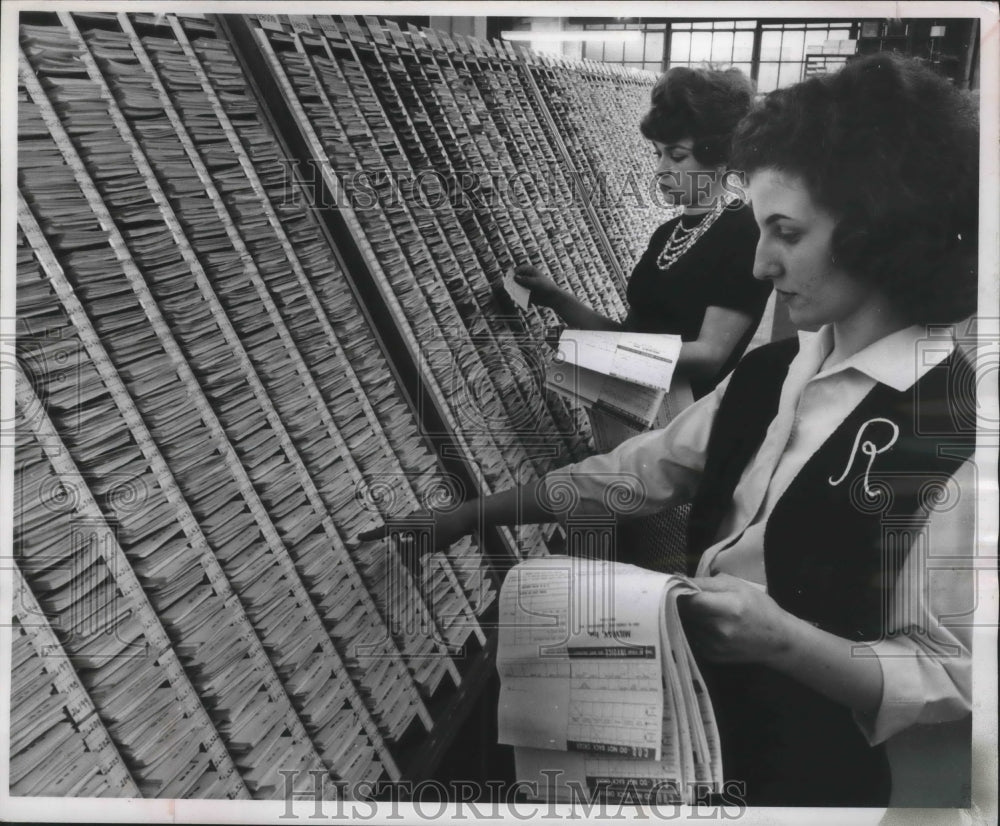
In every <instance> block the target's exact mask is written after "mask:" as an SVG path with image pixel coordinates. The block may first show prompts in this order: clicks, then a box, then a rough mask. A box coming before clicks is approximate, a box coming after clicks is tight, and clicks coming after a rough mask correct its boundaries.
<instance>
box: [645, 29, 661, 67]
mask: <svg viewBox="0 0 1000 826" xmlns="http://www.w3.org/2000/svg"><path fill="white" fill-rule="evenodd" d="M645 57H646V60H655V61H656V62H657V65H659V62H660V61H661V60H663V32H650V33H649V34H647V35H646V55H645Z"/></svg>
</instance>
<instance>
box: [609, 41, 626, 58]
mask: <svg viewBox="0 0 1000 826" xmlns="http://www.w3.org/2000/svg"><path fill="white" fill-rule="evenodd" d="M624 55H625V44H624V43H607V42H605V44H604V62H605V63H621V62H622V58H623V57H624Z"/></svg>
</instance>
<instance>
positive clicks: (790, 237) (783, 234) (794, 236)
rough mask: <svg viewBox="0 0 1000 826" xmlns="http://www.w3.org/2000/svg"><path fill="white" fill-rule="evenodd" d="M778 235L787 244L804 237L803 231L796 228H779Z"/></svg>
mask: <svg viewBox="0 0 1000 826" xmlns="http://www.w3.org/2000/svg"><path fill="white" fill-rule="evenodd" d="M776 235H777V237H778V240H779V241H784V242H785V243H786V244H794V243H795V242H796V241H798V240H799V238H801V237H802V233H801V232H799V231H798V230H795V229H778V230H777V232H776Z"/></svg>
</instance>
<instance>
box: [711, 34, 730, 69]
mask: <svg viewBox="0 0 1000 826" xmlns="http://www.w3.org/2000/svg"><path fill="white" fill-rule="evenodd" d="M732 59H733V33H732V32H716V33H715V38H714V39H713V40H712V61H713V62H714V63H729V61H731V60H732Z"/></svg>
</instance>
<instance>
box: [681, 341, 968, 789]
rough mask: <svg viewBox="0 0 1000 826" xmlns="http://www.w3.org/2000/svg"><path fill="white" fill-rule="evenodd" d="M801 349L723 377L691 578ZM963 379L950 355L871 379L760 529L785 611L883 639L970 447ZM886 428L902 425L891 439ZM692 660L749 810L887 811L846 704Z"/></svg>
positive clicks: (780, 346)
mask: <svg viewBox="0 0 1000 826" xmlns="http://www.w3.org/2000/svg"><path fill="white" fill-rule="evenodd" d="M797 350H798V341H797V340H796V339H789V340H785V341H781V342H776V343H774V344H770V345H766V346H764V347H761V348H759V349H757V350H755V351H753V352H752V353H750V354H748V355H747V356H746V358H745V359H744V360H743V361H742V362H741V363H740V365H739V366H738V367H737V369H736V371H735V372H734V374H733V376H732V378H731V379H730V384H729V386H728V387H727V390H726V393H725V396H724V398H723V400H722V402H721V404H720V407H719V410H718V412H717V414H716V417H715V420H714V422H713V426H712V432H711V435H710V438H709V445H708V451H707V456H706V464H705V471H704V474H703V477H702V481H701V484H700V487H699V490H698V493H697V495H696V497H695V500H694V503H693V505H692V510H691V518H690V521H689V526H688V552H689V563H690V565H691V568H692V570H693V569H694V567H695V566H696V565H697V561H698V559H699V558H700V556H701V554H702V553H703V552H704V550H705V549H706V548H707V547H708V546H709V545H711V544H712V542H713V539H714V537H715V533H716V530H717V528H718V525H719V521H720V520H721V518H722V515H723V513H724V511H725V509H726V508H727V507H728V506H729V503H730V502H731V501H732V498H733V493H734V491H735V488H736V485H737V483H738V482H739V479H740V476H741V475H742V472H743V469H744V468H745V467H746V465H747V463H748V462H749V461H750V459H751V458H752V456H753V455H754V453H755V452H756V450H757V448H758V447H759V446H760V444H761V442H762V441H763V439H764V435H765V433H766V431H767V427H768V425H769V424H770V422H771V420H772V419H773V418H774V415H775V413H776V411H777V408H778V399H779V395H780V392H781V385H782V383H783V381H784V378H785V376H786V374H787V371H788V366H789V364H790V363H791V361H792V359H793V358H794V356H795V354H796V352H797ZM963 371H969V372H970V373H971V369H970V368H969V366H968V363H967V362H966V361H965V360H964V358H963V357H962V356H961V354H960V353H958V351H955V352H954V353H953V354H952V355H951V356H950V357H949V358H948V359H946V360H945V361H944V362H942V363H941V364H939V365H938V366H936V367H934V368H933V369H931V370H930V371H929V372H928V373H927V374H926V375H924V376H923V378H921V379H920V380H919V381H918V382H917V383H916V384H915V385H914V386H913V387H912V388H910V389H909V390H906V391H903V392H899V391H897V390H894V389H893V388H891V387H888V386H887V385H883V384H878V385H876V386H875V388H873V389H872V390H871V392H869V394H868V395H867V396H866V397H865V398H864V399H863V400H862V401H861V403H860V404H859V405H858V406H857V407H856V408H855V409H854V410H853V411H852V412H851V413H850V414H849V415H848V416H847V418H846V419H845V420H844V422H843V423H842V424H841V425H840V426H839V427H838V428H837V429H836V431H835V432H834V433H833V434H832V435H831V436H830V437H829V438H828V439H827V440H826V442H825V443H824V444H823V445H822V446H821V447H820V448H819V450H817V452H816V453H815V454H814V455H813V456H812V457H810V459H809V460H808V461H807V462H806V463H805V465H804V466H803V467H802V469H801V470H800V471H799V473H798V475H797V476H796V477H795V479H794V481H793V482H792V483H791V484H790V485H789V487H788V489H787V490H786V491H785V493H784V494H783V495H782V497H781V498H780V499H779V501H778V502H777V504H776V505H775V507H774V510H773V511H772V513H771V515H770V518H769V519H768V522H767V526H766V528H765V535H764V563H765V571H766V578H767V584H768V593H769V594H770V595H771V596H772V597H773V598H774V599H775V601H776V602H777V603H778V604H779V605H780V606H781V607H782V608H784V609H785V610H787V611H789V612H790V613H792V614H794V615H796V616H798V617H801V618H803V619H805V620H807V621H809V622H811V623H813V624H814V625H816V626H818V627H819V628H822V629H824V630H826V631H829V632H830V633H833V634H836V635H838V636H841V637H846V638H847V639H850V640H856V641H858V642H862V641H868V642H871V641H876V640H879V639H881V638H883V637H885V636H886V634H885V630H884V629H885V624H884V617H885V611H886V606H887V605H888V604H889V598H890V595H891V589H892V587H893V583H894V582H895V579H896V575H897V574H898V572H899V570H900V569H901V567H902V565H903V562H904V561H905V560H906V558H907V556H908V554H910V553H925V552H926V533H925V530H924V527H925V523H926V515H928V514H929V513H930V512H931V511H932V510H934V508H935V507H937V506H939V505H940V498H939V497H940V494H941V493H942V492H943V491H944V490H946V485H947V480H948V479H949V478H950V477H951V476H952V475H953V474H954V472H955V470H956V469H957V468H958V466H959V465H960V464H961V463H962V462H963V461H964V460H965V459H967V458H968V457H969V456H971V454H972V450H973V448H974V445H975V419H974V416H969V415H967V414H968V411H969V410H970V409H972V410H974V407H972V408H970V407H969V400H968V399H967V398H964V397H962V398H958V397H957V396H956V394H955V392H954V391H955V390H956V388H957V389H958V390H963V391H965V392H966V394H967V393H968V388H969V383H968V382H961V381H960V382H956V381H955V380H954V379H955V376H956V374H957V373H961V372H963ZM882 420H887V421H882ZM887 422H892V424H894V425H895V426H896V428H898V433H897V436H896V439H895V442H893V433H894V428H893V427H892V425H891V424H888V423H887ZM859 432H861V436H860V439H859V438H858V434H859ZM865 441H870V442H872V443H873V444H874V446H875V447H876V448H882V447H883V446H885V445H888V444H889V443H890V442H893V444H892V446H891V447H890V448H889V449H887V450H885V451H884V452H880V453H878V455H876V456H875V458H874V460H873V463H872V466H871V468H870V469H869V466H868V457H867V456H866V455H865V454H864V452H863V451H862V450H860V449H856V448H858V447H860V445H858V444H856V443H857V442H860V444H863V443H864V442H865ZM852 456H853V461H851V463H850V467H849V470H848V471H847V473H846V475H844V471H845V468H846V467H847V466H848V463H849V460H851V458H852ZM841 476H843V477H844V478H843V479H842V481H839V483H838V484H833V482H835V481H837V480H838V479H839V478H840V477H841ZM866 486H867V487H866ZM875 490H877V491H881V493H878V494H876V493H873V492H872V491H875ZM914 514H917V517H916V518H915V517H914ZM921 515H923V518H921ZM701 665H702V667H703V669H704V671H705V677H706V681H707V682H708V684H709V690H710V692H711V694H712V699H713V703H714V705H715V708H716V712H717V715H718V718H719V724H720V735H721V738H722V744H723V757H724V770H725V776H726V778H727V780H735V781H743V782H745V783H746V784H747V785H746V793H747V802H748V803H750V804H751V805H774V806H779V805H785V806H792V805H798V806H883V805H886V803H887V801H888V795H889V790H890V788H889V783H890V778H889V770H888V763H887V761H886V757H885V753H884V749H883V748H882V747H881V746H876V747H872V746H869V745H868V742H867V740H866V739H865V738H864V736H863V735H862V733H861V731H860V730H859V728H858V726H857V724H856V723H855V721H854V719H853V716H852V713H851V711H850V710H849V709H848V708H847V707H845V706H842V705H839V704H837V703H835V702H833V701H831V700H828V699H826V698H825V697H823V696H822V695H820V694H818V693H816V692H814V691H813V690H812V689H809V688H807V687H805V686H803V685H802V684H800V683H798V682H796V681H794V680H792V679H791V678H789V677H786V676H784V675H782V674H779V673H778V672H776V671H773V670H771V669H768V668H766V667H763V666H758V665H742V664H741V665H719V664H710V663H702V664H701Z"/></svg>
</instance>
